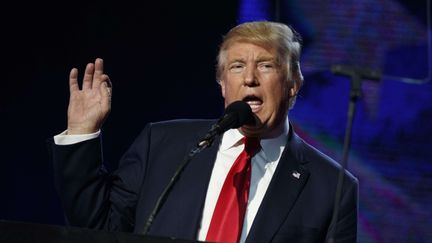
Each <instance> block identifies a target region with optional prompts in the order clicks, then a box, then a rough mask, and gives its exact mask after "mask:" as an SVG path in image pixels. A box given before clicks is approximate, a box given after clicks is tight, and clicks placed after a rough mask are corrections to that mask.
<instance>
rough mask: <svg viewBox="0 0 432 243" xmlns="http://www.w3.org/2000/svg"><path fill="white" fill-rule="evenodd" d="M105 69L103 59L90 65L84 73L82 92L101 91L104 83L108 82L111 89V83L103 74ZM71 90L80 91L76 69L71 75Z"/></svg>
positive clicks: (97, 59)
mask: <svg viewBox="0 0 432 243" xmlns="http://www.w3.org/2000/svg"><path fill="white" fill-rule="evenodd" d="M103 69H104V68H103V60H102V59H101V58H96V60H95V63H88V64H87V66H86V68H85V71H84V78H83V84H82V90H88V89H93V88H94V89H99V88H100V86H101V84H102V83H103V82H107V86H108V87H111V81H110V80H109V78H108V76H107V75H106V74H104V73H103ZM69 89H70V91H71V92H72V91H75V90H79V85H78V70H77V69H76V68H73V69H72V70H71V72H70V74H69Z"/></svg>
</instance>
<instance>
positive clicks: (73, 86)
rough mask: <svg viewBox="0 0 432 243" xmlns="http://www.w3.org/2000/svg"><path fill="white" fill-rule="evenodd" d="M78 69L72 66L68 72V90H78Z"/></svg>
mask: <svg viewBox="0 0 432 243" xmlns="http://www.w3.org/2000/svg"><path fill="white" fill-rule="evenodd" d="M78 90H79V86H78V69H76V68H72V70H71V71H70V74H69V92H71V93H72V92H74V91H78Z"/></svg>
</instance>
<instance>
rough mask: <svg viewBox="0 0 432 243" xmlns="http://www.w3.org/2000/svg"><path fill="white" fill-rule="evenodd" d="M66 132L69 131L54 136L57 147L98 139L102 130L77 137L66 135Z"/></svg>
mask: <svg viewBox="0 0 432 243" xmlns="http://www.w3.org/2000/svg"><path fill="white" fill-rule="evenodd" d="M66 132H67V130H65V131H64V132H62V133H60V134H58V135H56V136H54V143H55V144H57V145H71V144H76V143H80V142H84V141H87V140H90V139H93V138H97V137H99V135H100V130H99V131H97V132H95V133H89V134H77V135H68V134H66Z"/></svg>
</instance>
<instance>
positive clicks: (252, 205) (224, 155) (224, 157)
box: [54, 118, 289, 243]
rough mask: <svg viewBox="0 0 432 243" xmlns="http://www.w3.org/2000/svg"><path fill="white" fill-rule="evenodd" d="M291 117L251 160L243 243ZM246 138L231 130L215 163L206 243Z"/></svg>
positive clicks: (204, 226)
mask: <svg viewBox="0 0 432 243" xmlns="http://www.w3.org/2000/svg"><path fill="white" fill-rule="evenodd" d="M288 129H289V125H288V118H287V119H286V121H285V125H284V129H283V133H281V134H280V135H279V136H278V137H275V138H271V139H261V148H262V149H261V150H260V151H259V152H258V153H257V154H256V155H255V156H254V157H253V158H252V161H251V163H252V173H251V184H250V189H249V200H248V205H247V208H246V213H245V219H244V222H243V229H242V234H241V237H240V242H241V243H243V242H245V240H246V237H247V235H248V233H249V230H250V228H251V226H252V222H253V221H254V218H255V216H256V214H257V212H258V208H259V206H260V204H261V202H262V199H263V198H264V195H265V192H266V191H267V188H268V186H269V184H270V181H271V179H272V177H273V174H274V172H275V170H276V167H277V165H278V162H279V159H280V157H281V155H282V152H283V150H284V148H285V144H286V141H287V136H288ZM99 135H100V131H97V132H95V133H91V134H80V135H68V134H67V133H66V131H64V132H62V133H60V134H58V135H56V136H54V143H55V144H57V145H70V144H75V143H79V142H82V141H86V140H90V139H93V138H96V137H98V136H99ZM242 137H243V135H242V134H241V133H240V132H239V131H238V130H237V129H231V130H228V131H227V132H225V133H224V134H223V137H222V141H221V144H220V146H219V150H218V152H217V156H216V161H215V164H214V167H213V171H212V174H211V178H210V183H209V186H208V188H207V195H206V199H205V203H204V209H203V214H202V218H201V225H200V228H199V230H198V236H197V238H198V240H200V241H205V238H206V236H207V231H208V228H209V225H210V221H211V218H212V216H213V211H214V208H215V206H216V202H217V199H218V197H219V193H220V191H221V189H222V186H223V184H224V181H225V177H226V176H227V175H228V172H229V170H230V169H231V166H232V165H233V164H234V161H235V160H236V159H237V157H238V155H239V154H240V153H241V152H242V151H243V148H244V145H243V144H241V141H240V140H241V139H242Z"/></svg>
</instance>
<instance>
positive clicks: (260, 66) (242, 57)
mask: <svg viewBox="0 0 432 243" xmlns="http://www.w3.org/2000/svg"><path fill="white" fill-rule="evenodd" d="M282 65H285V64H282ZM282 65H280V64H278V63H277V53H276V50H274V49H265V48H263V47H261V46H258V45H254V44H251V43H245V42H236V43H234V44H232V45H231V46H230V47H229V48H228V49H227V50H226V59H225V64H224V71H223V73H222V79H221V82H220V84H221V89H222V96H223V97H224V98H225V107H226V106H228V105H229V104H231V103H232V102H234V101H237V100H243V101H245V102H247V103H248V104H249V105H250V107H251V108H252V112H253V113H254V115H255V117H256V118H257V119H256V120H257V124H256V125H255V126H248V125H246V126H243V127H241V132H242V133H243V134H244V135H246V136H255V137H273V136H276V135H279V133H280V132H281V129H282V128H283V122H284V120H285V118H286V115H287V112H288V99H289V97H290V96H293V95H295V94H296V93H297V87H296V85H295V84H294V82H292V81H288V79H287V78H286V76H287V75H286V69H284V68H282ZM287 68H288V67H287ZM288 71H289V70H288Z"/></svg>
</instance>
